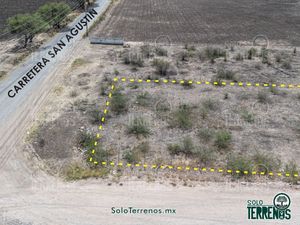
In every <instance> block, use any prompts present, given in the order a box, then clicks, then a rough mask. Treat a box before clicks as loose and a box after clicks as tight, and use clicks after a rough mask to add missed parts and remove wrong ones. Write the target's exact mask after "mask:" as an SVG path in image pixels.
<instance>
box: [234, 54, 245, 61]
mask: <svg viewBox="0 0 300 225" xmlns="http://www.w3.org/2000/svg"><path fill="white" fill-rule="evenodd" d="M235 60H236V61H243V60H244V56H243V55H242V54H241V53H238V54H237V55H236V56H235Z"/></svg>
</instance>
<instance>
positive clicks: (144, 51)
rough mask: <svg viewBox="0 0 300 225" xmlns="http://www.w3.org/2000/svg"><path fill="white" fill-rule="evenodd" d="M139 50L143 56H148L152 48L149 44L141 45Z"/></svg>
mask: <svg viewBox="0 0 300 225" xmlns="http://www.w3.org/2000/svg"><path fill="white" fill-rule="evenodd" d="M141 52H142V54H143V56H145V57H146V58H150V57H151V55H152V54H151V53H152V49H151V46H150V45H143V46H141Z"/></svg>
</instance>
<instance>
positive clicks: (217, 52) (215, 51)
mask: <svg viewBox="0 0 300 225" xmlns="http://www.w3.org/2000/svg"><path fill="white" fill-rule="evenodd" d="M205 56H206V58H208V59H210V60H214V59H217V58H220V57H225V56H226V51H225V50H222V49H220V48H214V47H207V48H206V49H205Z"/></svg>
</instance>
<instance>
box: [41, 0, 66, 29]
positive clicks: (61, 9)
mask: <svg viewBox="0 0 300 225" xmlns="http://www.w3.org/2000/svg"><path fill="white" fill-rule="evenodd" d="M37 12H38V14H40V16H41V17H42V18H43V20H44V21H45V22H47V23H48V24H49V26H51V27H53V28H58V29H59V28H60V27H61V22H62V21H63V19H64V18H65V17H66V16H67V15H68V14H69V13H70V12H71V8H70V6H69V5H67V4H66V3H63V2H59V3H56V2H53V3H47V4H45V5H43V6H41V7H40V8H39V9H38V11H37Z"/></svg>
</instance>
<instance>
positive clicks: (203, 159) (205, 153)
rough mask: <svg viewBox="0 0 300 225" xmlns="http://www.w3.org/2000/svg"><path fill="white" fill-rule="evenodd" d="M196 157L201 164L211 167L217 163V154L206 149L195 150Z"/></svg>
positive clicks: (198, 148)
mask: <svg viewBox="0 0 300 225" xmlns="http://www.w3.org/2000/svg"><path fill="white" fill-rule="evenodd" d="M194 156H195V158H196V159H197V160H198V162H199V163H202V164H204V165H209V164H211V163H212V162H214V161H215V152H214V151H213V150H212V149H209V148H206V147H197V148H196V149H195V150H194Z"/></svg>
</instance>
